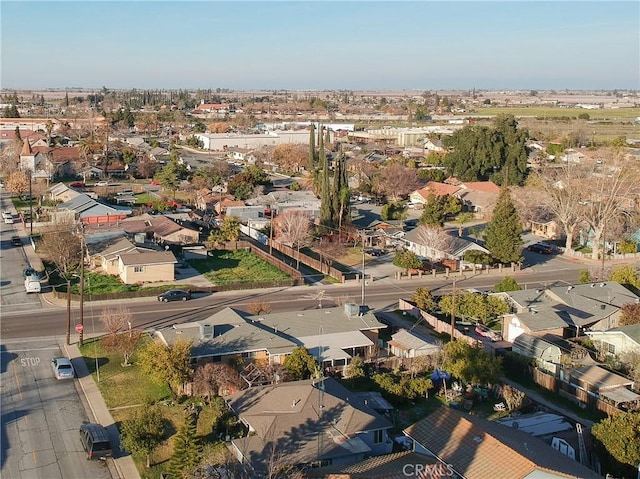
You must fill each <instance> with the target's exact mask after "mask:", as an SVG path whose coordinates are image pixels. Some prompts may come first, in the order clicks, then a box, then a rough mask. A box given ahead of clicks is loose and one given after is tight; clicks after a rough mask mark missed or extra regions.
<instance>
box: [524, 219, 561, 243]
mask: <svg viewBox="0 0 640 479" xmlns="http://www.w3.org/2000/svg"><path fill="white" fill-rule="evenodd" d="M527 226H528V227H529V229H530V230H531V234H532V235H535V236H541V237H543V238H546V239H550V240H555V239H558V238H560V231H561V227H560V225H559V224H558V223H557V222H555V221H554V220H551V221H530V222H529V224H528V225H527Z"/></svg>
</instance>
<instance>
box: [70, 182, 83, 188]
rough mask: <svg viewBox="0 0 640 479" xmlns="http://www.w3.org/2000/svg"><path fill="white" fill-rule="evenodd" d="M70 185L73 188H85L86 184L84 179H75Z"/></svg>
mask: <svg viewBox="0 0 640 479" xmlns="http://www.w3.org/2000/svg"><path fill="white" fill-rule="evenodd" d="M69 186H70V187H72V188H84V187H85V186H87V185H85V184H84V183H83V182H82V181H74V182H73V183H69Z"/></svg>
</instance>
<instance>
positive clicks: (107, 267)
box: [90, 237, 138, 276]
mask: <svg viewBox="0 0 640 479" xmlns="http://www.w3.org/2000/svg"><path fill="white" fill-rule="evenodd" d="M106 243H107V244H105V242H102V243H100V244H93V245H92V246H91V248H90V253H91V257H92V261H93V263H94V264H97V265H98V266H100V268H101V269H102V271H103V272H104V273H105V274H108V275H114V276H118V275H120V258H119V256H120V255H121V254H126V253H134V252H136V251H138V248H137V246H136V245H134V244H133V243H132V242H131V241H129V240H128V239H127V238H125V237H117V238H114V239H112V240H111V241H107V242H106Z"/></svg>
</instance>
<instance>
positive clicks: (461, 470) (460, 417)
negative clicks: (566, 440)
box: [404, 407, 601, 479]
mask: <svg viewBox="0 0 640 479" xmlns="http://www.w3.org/2000/svg"><path fill="white" fill-rule="evenodd" d="M404 433H405V435H407V436H409V437H410V438H411V439H413V441H414V450H415V452H418V453H422V454H430V455H432V456H434V457H436V458H438V459H439V460H440V461H441V462H442V463H443V464H444V465H445V466H446V467H447V468H448V469H449V470H451V471H453V473H455V474H457V475H458V476H459V477H463V478H465V479H525V478H533V477H539V478H543V477H544V478H576V479H578V478H579V479H596V478H600V477H601V476H599V475H598V474H596V473H595V472H593V471H591V470H590V469H589V468H587V467H586V466H583V465H582V464H581V463H580V462H578V461H575V460H572V459H569V458H567V456H565V455H564V454H562V453H561V452H559V451H556V450H555V449H553V448H552V447H551V446H549V445H548V444H546V443H545V442H543V441H542V440H541V439H538V438H536V437H534V436H531V435H530V434H528V433H526V432H524V431H520V430H518V429H515V428H512V427H508V426H504V425H502V424H499V423H497V422H494V421H487V420H486V419H482V418H479V417H476V416H471V415H468V414H463V413H462V412H459V411H455V410H453V409H451V408H447V407H440V408H439V409H437V410H436V411H435V412H433V413H432V414H430V415H429V416H427V417H425V418H423V419H421V420H420V421H418V422H417V423H415V424H413V425H411V426H409V427H408V428H407V429H405V431H404Z"/></svg>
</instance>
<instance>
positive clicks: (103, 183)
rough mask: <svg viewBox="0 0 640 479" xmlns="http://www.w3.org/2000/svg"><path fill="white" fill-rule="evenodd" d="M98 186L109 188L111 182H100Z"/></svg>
mask: <svg viewBox="0 0 640 479" xmlns="http://www.w3.org/2000/svg"><path fill="white" fill-rule="evenodd" d="M96 186H109V182H108V181H98V182H97V183H96Z"/></svg>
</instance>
